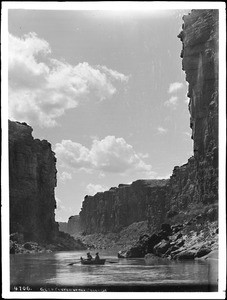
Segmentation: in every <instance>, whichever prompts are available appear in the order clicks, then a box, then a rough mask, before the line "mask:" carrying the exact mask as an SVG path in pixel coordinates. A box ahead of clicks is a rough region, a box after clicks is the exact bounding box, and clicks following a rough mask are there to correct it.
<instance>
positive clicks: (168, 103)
mask: <svg viewBox="0 0 227 300" xmlns="http://www.w3.org/2000/svg"><path fill="white" fill-rule="evenodd" d="M177 104H178V97H177V96H172V97H171V98H170V99H169V100H167V101H165V102H164V105H165V106H167V107H170V108H173V109H176V106H177Z"/></svg>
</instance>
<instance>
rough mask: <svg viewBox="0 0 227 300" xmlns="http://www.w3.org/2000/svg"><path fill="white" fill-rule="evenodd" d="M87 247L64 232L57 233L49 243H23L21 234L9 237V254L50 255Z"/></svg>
mask: <svg viewBox="0 0 227 300" xmlns="http://www.w3.org/2000/svg"><path fill="white" fill-rule="evenodd" d="M86 249H87V246H86V245H85V244H84V243H83V242H82V241H81V240H80V239H79V238H77V239H74V238H73V237H72V236H70V235H69V234H67V233H65V232H61V231H60V232H59V234H58V236H57V237H56V238H55V239H54V240H53V241H52V242H51V243H46V242H39V243H37V242H35V241H25V240H24V236H23V234H19V233H13V234H11V235H10V254H29V253H50V252H55V251H72V250H86Z"/></svg>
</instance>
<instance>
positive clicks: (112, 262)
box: [107, 261, 118, 264]
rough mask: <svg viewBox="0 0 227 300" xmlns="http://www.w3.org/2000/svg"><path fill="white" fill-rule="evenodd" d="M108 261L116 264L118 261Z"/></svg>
mask: <svg viewBox="0 0 227 300" xmlns="http://www.w3.org/2000/svg"><path fill="white" fill-rule="evenodd" d="M107 262H108V263H110V264H117V263H118V261H107Z"/></svg>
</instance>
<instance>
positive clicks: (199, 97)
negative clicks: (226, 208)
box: [80, 10, 218, 234]
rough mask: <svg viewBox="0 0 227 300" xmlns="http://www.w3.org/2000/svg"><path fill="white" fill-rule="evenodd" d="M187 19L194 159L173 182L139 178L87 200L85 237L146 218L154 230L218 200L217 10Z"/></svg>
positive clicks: (185, 58)
mask: <svg viewBox="0 0 227 300" xmlns="http://www.w3.org/2000/svg"><path fill="white" fill-rule="evenodd" d="M183 21H184V23H183V25H182V32H181V33H180V34H179V36H178V37H179V38H180V39H181V41H182V44H183V48H182V52H181V57H182V67H183V70H184V71H185V74H186V81H187V82H188V84H189V88H188V97H189V98H190V101H189V112H190V127H191V129H192V139H193V141H194V155H193V157H191V158H189V160H188V163H187V164H185V165H183V166H176V167H174V170H173V174H172V175H171V177H170V179H169V180H138V181H135V182H133V183H132V184H131V185H119V186H118V188H111V189H110V190H109V191H105V192H102V193H97V194H96V195H94V196H86V197H85V199H84V201H83V204H82V209H81V212H80V222H81V226H82V228H83V229H84V231H85V233H86V234H90V233H95V232H102V233H106V232H117V231H120V230H121V229H122V228H124V227H126V226H128V225H130V224H132V223H133V222H139V221H143V220H148V224H149V227H150V229H151V231H155V230H157V229H159V228H160V225H161V224H162V223H163V222H167V221H169V220H170V219H171V217H172V216H174V215H176V214H178V213H179V212H180V211H182V210H184V211H187V210H188V209H190V207H191V206H192V205H195V204H201V205H208V204H212V203H217V201H218V10H192V11H191V13H190V14H188V15H187V16H184V17H183Z"/></svg>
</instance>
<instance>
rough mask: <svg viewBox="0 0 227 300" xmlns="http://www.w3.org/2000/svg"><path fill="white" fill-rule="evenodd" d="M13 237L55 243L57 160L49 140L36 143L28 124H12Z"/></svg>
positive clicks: (10, 156)
mask: <svg viewBox="0 0 227 300" xmlns="http://www.w3.org/2000/svg"><path fill="white" fill-rule="evenodd" d="M8 124H9V197H10V233H15V232H18V233H22V234H23V235H24V239H25V240H27V241H29V240H32V241H40V242H45V241H49V242H50V241H52V240H53V239H54V238H55V237H56V234H57V233H58V224H57V223H56V222H55V213H54V211H55V208H56V201H55V195H54V189H55V187H56V173H57V170H56V158H55V154H54V152H53V151H52V150H51V145H50V143H49V142H47V141H46V140H42V141H41V140H39V139H34V138H33V137H32V128H31V127H30V126H28V125H27V124H26V123H19V122H12V121H9V123H8Z"/></svg>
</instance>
